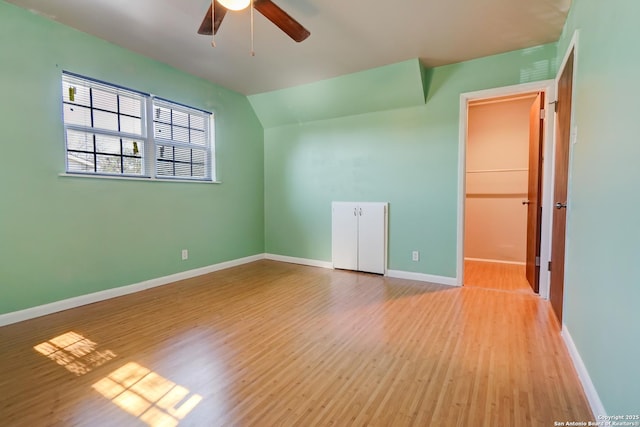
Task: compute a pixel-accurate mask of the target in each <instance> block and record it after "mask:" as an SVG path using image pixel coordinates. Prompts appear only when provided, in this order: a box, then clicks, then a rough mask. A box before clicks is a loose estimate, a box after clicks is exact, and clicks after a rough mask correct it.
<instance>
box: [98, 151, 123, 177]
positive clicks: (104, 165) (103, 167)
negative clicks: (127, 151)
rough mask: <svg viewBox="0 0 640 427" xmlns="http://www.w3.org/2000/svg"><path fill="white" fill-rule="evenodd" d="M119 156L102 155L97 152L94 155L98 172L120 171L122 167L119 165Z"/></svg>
mask: <svg viewBox="0 0 640 427" xmlns="http://www.w3.org/2000/svg"><path fill="white" fill-rule="evenodd" d="M120 159H121V157H120V156H104V155H100V154H98V155H97V156H96V160H97V163H98V164H97V169H98V172H100V173H117V174H120V173H122V167H121V165H120Z"/></svg>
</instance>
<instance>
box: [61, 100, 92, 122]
mask: <svg viewBox="0 0 640 427" xmlns="http://www.w3.org/2000/svg"><path fill="white" fill-rule="evenodd" d="M64 122H65V124H70V125H78V126H85V127H91V110H90V109H88V108H85V107H80V106H78V105H69V104H65V105H64Z"/></svg>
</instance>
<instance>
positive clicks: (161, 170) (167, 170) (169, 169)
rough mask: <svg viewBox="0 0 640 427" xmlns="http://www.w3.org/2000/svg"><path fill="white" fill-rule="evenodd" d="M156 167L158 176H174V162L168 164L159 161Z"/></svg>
mask: <svg viewBox="0 0 640 427" xmlns="http://www.w3.org/2000/svg"><path fill="white" fill-rule="evenodd" d="M156 166H157V174H158V175H161V176H172V175H173V162H167V161H164V160H159V159H158V162H157V163H156Z"/></svg>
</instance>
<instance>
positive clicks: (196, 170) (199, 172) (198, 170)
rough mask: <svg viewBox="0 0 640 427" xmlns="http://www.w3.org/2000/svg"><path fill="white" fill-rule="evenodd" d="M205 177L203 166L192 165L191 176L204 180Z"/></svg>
mask: <svg viewBox="0 0 640 427" xmlns="http://www.w3.org/2000/svg"><path fill="white" fill-rule="evenodd" d="M206 175H207V174H206V173H205V169H204V165H197V164H194V165H193V176H194V177H198V178H205V177H206Z"/></svg>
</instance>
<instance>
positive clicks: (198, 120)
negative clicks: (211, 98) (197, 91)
mask: <svg viewBox="0 0 640 427" xmlns="http://www.w3.org/2000/svg"><path fill="white" fill-rule="evenodd" d="M191 128H192V129H198V130H204V117H202V116H194V115H193V114H192V115H191Z"/></svg>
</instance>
